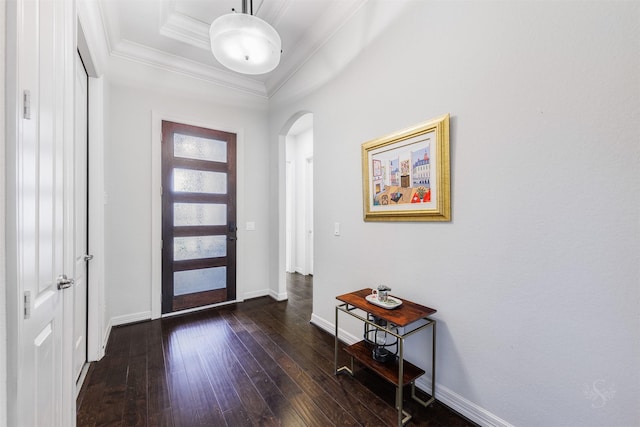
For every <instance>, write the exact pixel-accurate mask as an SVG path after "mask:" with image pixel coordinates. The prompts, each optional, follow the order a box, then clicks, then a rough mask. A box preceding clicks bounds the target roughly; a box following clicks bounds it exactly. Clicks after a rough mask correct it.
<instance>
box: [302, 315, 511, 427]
mask: <svg viewBox="0 0 640 427" xmlns="http://www.w3.org/2000/svg"><path fill="white" fill-rule="evenodd" d="M310 322H311V323H312V324H314V325H316V326H317V327H319V328H320V329H322V330H324V331H326V332H328V333H329V334H331V335H334V334H335V328H336V326H335V324H333V323H330V322H328V321H326V320H325V319H323V318H321V317H319V316H316V315H315V314H313V313H312V314H311V320H310ZM338 336H339V337H340V340H341V341H343V342H345V343H346V344H348V345H351V344H355V343H356V342H358V341H360V340H361V339H362V337H358V336H355V335H353V334H351V333H349V332H347V331H345V330H343V329H340V330H339V331H338ZM416 387H417V388H419V389H420V390H423V391H429V392H430V391H431V377H430V376H429V377H428V378H427V376H426V375H425V376H423V377H421V378H418V379H417V380H416ZM427 394H429V393H427ZM435 395H436V396H435V397H436V400H438V401H439V402H441V403H442V404H444V405H446V406H448V407H449V408H451V409H453V410H454V411H456V412H457V413H459V414H460V415H462V416H464V417H466V418H468V419H469V420H471V421H473V422H475V423H478V424H480V425H481V426H488V427H513V426H512V425H511V424H509V423H508V422H507V421H505V420H503V419H502V418H500V417H498V416H496V415H494V414H492V413H491V412H489V411H487V410H486V409H484V408H482V407H480V406H478V405H476V404H475V403H473V402H471V401H469V400H467V399H465V398H464V397H462V396H460V395H459V394H457V393H455V392H454V391H452V390H450V389H448V388H447V387H445V386H443V385H442V384H440V383H438V382H437V381H436V393H435Z"/></svg>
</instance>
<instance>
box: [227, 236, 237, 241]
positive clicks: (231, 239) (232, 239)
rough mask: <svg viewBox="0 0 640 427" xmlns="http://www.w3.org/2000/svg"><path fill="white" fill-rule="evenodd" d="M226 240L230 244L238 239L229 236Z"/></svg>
mask: <svg viewBox="0 0 640 427" xmlns="http://www.w3.org/2000/svg"><path fill="white" fill-rule="evenodd" d="M227 240H228V241H230V242H235V241H236V240H238V238H237V237H235V236H229V237H227Z"/></svg>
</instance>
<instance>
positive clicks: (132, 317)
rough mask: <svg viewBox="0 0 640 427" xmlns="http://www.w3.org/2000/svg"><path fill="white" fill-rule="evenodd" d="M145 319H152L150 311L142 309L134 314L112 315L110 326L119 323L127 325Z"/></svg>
mask: <svg viewBox="0 0 640 427" xmlns="http://www.w3.org/2000/svg"><path fill="white" fill-rule="evenodd" d="M144 320H151V312H150V311H141V312H140V313H133V314H127V315H124V316H117V317H112V318H111V321H110V322H109V323H110V326H119V325H126V324H127V323H135V322H142V321H144ZM109 329H111V328H109Z"/></svg>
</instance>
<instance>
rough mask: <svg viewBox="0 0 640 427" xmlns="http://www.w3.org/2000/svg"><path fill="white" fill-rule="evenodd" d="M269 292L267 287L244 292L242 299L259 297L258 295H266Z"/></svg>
mask: <svg viewBox="0 0 640 427" xmlns="http://www.w3.org/2000/svg"><path fill="white" fill-rule="evenodd" d="M269 294H270V292H269V289H261V290H259V291H253V292H246V293H245V294H244V299H245V300H248V299H252V298H260V297H265V296H268V295H269Z"/></svg>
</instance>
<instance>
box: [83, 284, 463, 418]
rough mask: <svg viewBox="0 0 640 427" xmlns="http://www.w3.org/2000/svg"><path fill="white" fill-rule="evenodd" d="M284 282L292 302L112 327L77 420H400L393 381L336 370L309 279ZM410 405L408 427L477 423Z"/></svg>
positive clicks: (266, 301)
mask: <svg viewBox="0 0 640 427" xmlns="http://www.w3.org/2000/svg"><path fill="white" fill-rule="evenodd" d="M288 279H289V284H288V294H289V300H288V301H282V302H276V301H274V300H273V299H272V298H270V297H262V298H256V299H252V300H249V301H246V302H243V303H240V304H235V305H231V306H227V307H224V308H219V309H214V310H207V311H203V312H199V313H192V314H188V315H184V316H178V317H171V318H166V319H162V320H155V321H149V322H143V323H137V324H133V325H127V326H122V327H116V328H113V330H112V331H111V336H110V338H109V344H108V346H107V349H106V355H105V357H104V358H103V359H102V360H101V361H100V362H97V363H93V364H92V365H91V367H90V368H89V372H88V374H87V378H86V380H85V382H84V385H83V387H82V390H81V391H80V394H79V396H78V401H77V404H78V410H77V422H78V426H175V427H179V426H185V427H190V426H228V427H238V426H285V427H287V426H296V427H297V426H318V427H326V426H393V425H395V424H396V422H397V412H396V411H395V409H394V398H395V391H394V388H393V386H391V385H390V384H388V383H386V382H385V381H383V380H381V379H379V378H378V377H377V376H376V375H375V374H373V373H371V372H369V371H368V370H367V369H364V368H361V367H358V365H357V364H356V376H355V377H354V378H352V377H349V376H347V375H339V376H336V375H334V373H333V369H334V367H333V364H334V361H333V357H334V355H333V336H332V335H330V334H327V333H326V332H324V331H322V330H321V329H319V328H317V327H315V326H313V325H311V324H310V323H309V319H310V318H311V309H312V306H311V304H312V283H311V278H309V277H305V276H301V275H297V274H290V275H289V277H288ZM341 357H343V358H344V362H345V363H346V362H347V360H348V359H347V355H346V354H342V355H341ZM409 395H410V394H409V393H408V392H407V393H405V396H409ZM405 405H406V409H407V410H408V411H409V412H410V413H411V414H413V419H412V420H411V421H410V423H409V425H411V426H452V427H455V426H473V425H474V424H473V423H471V422H469V421H468V420H466V419H464V418H462V417H461V416H459V415H457V414H456V413H454V412H453V411H451V410H449V409H448V408H447V407H445V406H444V405H442V404H440V403H439V402H435V403H434V404H432V405H431V406H430V407H428V408H423V407H421V406H420V405H417V404H415V402H413V401H412V400H411V399H410V398H409V399H408V400H406V403H405Z"/></svg>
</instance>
